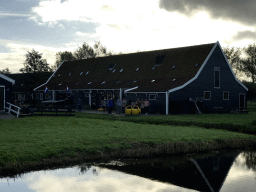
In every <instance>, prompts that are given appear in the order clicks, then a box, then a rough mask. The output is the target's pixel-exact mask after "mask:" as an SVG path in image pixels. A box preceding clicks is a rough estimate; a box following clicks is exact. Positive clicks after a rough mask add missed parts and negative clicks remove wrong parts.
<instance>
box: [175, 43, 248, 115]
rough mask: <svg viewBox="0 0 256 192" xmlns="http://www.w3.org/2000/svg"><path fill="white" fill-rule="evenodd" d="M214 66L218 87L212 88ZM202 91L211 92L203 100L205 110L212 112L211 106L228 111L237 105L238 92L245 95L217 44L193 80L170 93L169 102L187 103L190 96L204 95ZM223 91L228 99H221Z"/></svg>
mask: <svg viewBox="0 0 256 192" xmlns="http://www.w3.org/2000/svg"><path fill="white" fill-rule="evenodd" d="M214 67H220V88H214ZM204 91H210V92H211V99H210V100H203V109H204V111H205V112H213V107H223V108H224V110H225V111H226V112H228V111H230V110H231V109H236V108H238V107H239V93H244V94H245V97H246V93H247V91H246V90H245V89H244V88H243V87H242V86H241V85H240V84H239V83H238V82H237V81H236V80H235V78H234V76H233V74H232V72H231V71H230V68H229V66H228V63H227V62H226V60H225V58H224V56H223V54H222V52H221V50H220V48H219V46H217V47H216V49H215V51H214V52H213V54H212V55H211V57H210V58H209V60H208V62H207V63H206V65H205V66H204V68H203V70H202V71H201V73H200V75H199V76H198V78H197V79H196V80H195V81H193V82H192V83H190V84H189V85H187V86H186V87H184V88H183V89H180V90H178V91H175V92H172V93H170V102H174V103H175V102H177V103H182V101H183V102H185V103H188V99H189V98H190V97H192V98H193V99H195V98H196V97H201V98H202V97H204ZM224 91H228V92H229V100H223V92H224ZM170 110H171V111H179V112H181V113H183V112H185V113H186V112H188V110H187V109H186V110H185V109H184V110H180V109H179V110H174V109H172V107H171V106H170Z"/></svg>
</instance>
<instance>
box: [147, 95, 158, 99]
mask: <svg viewBox="0 0 256 192" xmlns="http://www.w3.org/2000/svg"><path fill="white" fill-rule="evenodd" d="M151 95H154V96H155V99H150V96H151ZM148 100H156V94H149V96H148Z"/></svg>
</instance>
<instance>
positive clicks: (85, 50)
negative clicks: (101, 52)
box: [74, 42, 96, 60]
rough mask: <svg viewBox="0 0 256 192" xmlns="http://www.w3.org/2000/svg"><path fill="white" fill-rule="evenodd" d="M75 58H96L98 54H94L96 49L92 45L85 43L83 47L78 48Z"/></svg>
mask: <svg viewBox="0 0 256 192" xmlns="http://www.w3.org/2000/svg"><path fill="white" fill-rule="evenodd" d="M74 56H75V58H76V59H77V60H79V59H87V58H95V57H96V53H95V52H94V49H93V48H92V47H91V46H90V45H88V44H87V43H86V42H84V43H83V44H82V46H81V47H78V48H77V50H76V51H75V52H74Z"/></svg>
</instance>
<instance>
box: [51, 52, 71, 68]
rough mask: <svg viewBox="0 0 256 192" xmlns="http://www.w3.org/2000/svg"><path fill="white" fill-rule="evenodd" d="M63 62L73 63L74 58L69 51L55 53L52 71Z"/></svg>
mask: <svg viewBox="0 0 256 192" xmlns="http://www.w3.org/2000/svg"><path fill="white" fill-rule="evenodd" d="M64 60H65V61H73V60H75V57H74V55H73V53H72V52H70V51H63V52H58V53H56V62H55V65H54V66H53V70H56V69H57V68H58V67H59V65H60V64H61V63H62V61H64Z"/></svg>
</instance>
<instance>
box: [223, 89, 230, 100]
mask: <svg viewBox="0 0 256 192" xmlns="http://www.w3.org/2000/svg"><path fill="white" fill-rule="evenodd" d="M223 100H229V92H228V91H223Z"/></svg>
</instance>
